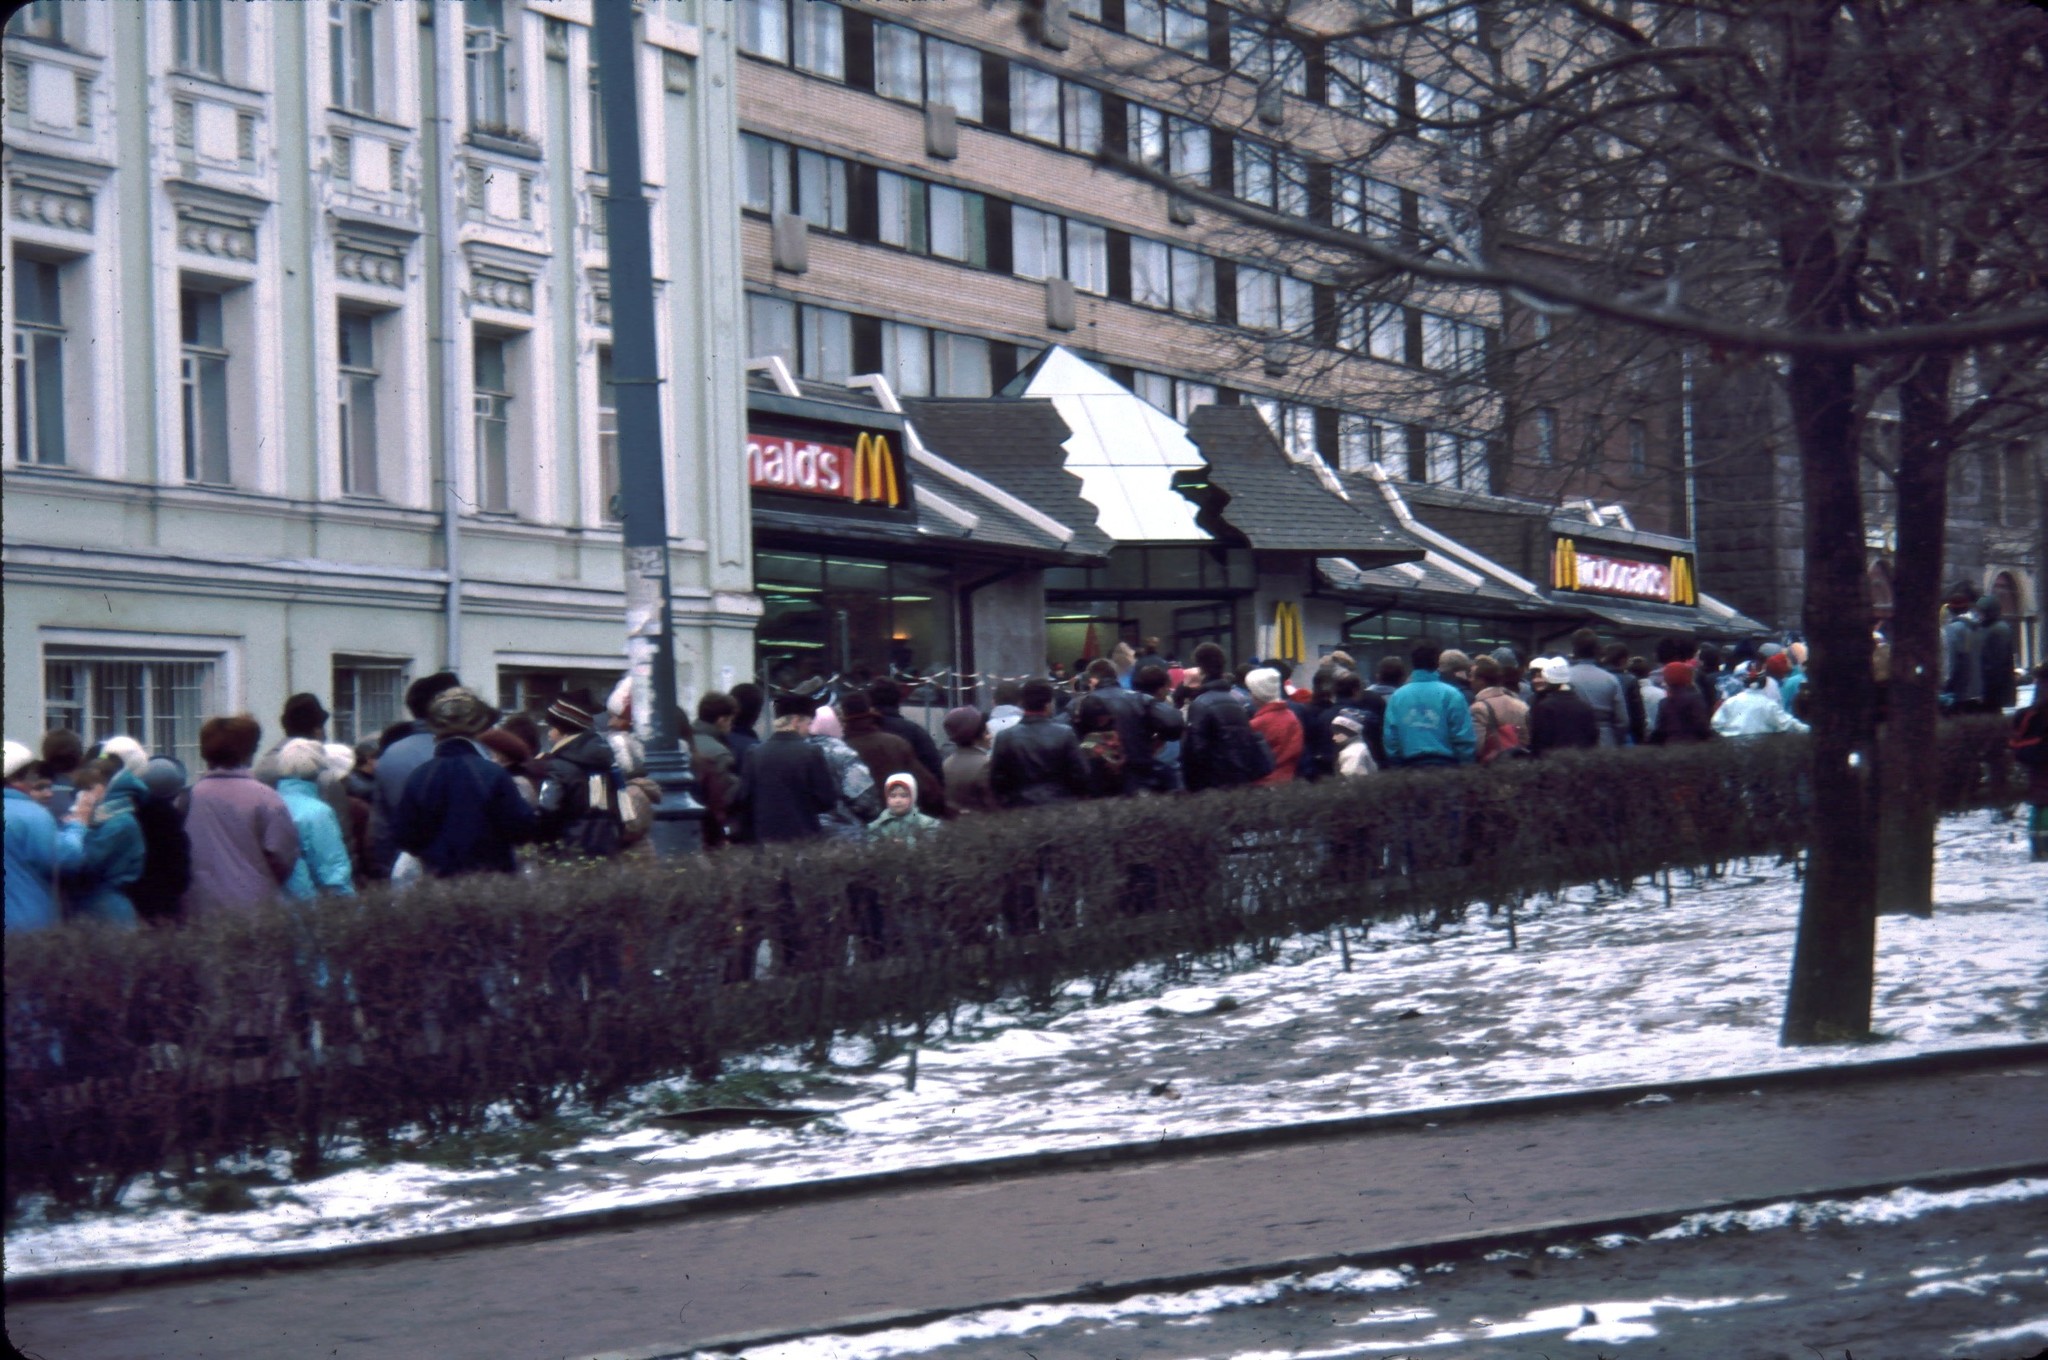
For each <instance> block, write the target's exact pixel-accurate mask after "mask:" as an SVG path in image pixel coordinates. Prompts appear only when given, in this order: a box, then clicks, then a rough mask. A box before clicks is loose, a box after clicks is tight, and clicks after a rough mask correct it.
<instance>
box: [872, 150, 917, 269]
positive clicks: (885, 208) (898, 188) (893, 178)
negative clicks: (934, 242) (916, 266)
mask: <svg viewBox="0 0 2048 1360" xmlns="http://www.w3.org/2000/svg"><path fill="white" fill-rule="evenodd" d="M925 188H926V186H925V182H924V181H923V180H921V179H912V178H910V176H908V175H899V174H896V173H895V172H894V171H891V170H883V171H880V172H878V173H877V174H876V176H875V209H876V212H875V220H876V233H877V235H879V236H880V237H881V239H882V241H883V243H884V244H886V245H892V246H901V247H903V248H904V249H905V250H908V251H911V252H913V253H915V254H918V255H923V254H925V253H926V252H927V251H928V250H929V249H930V247H931V237H930V236H929V235H928V233H927V230H926V221H925Z"/></svg>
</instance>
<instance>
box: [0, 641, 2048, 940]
mask: <svg viewBox="0 0 2048 1360" xmlns="http://www.w3.org/2000/svg"><path fill="white" fill-rule="evenodd" d="M1983 603H1984V602H1979V605H1978V606H1973V607H1972V608H1971V609H1970V610H1968V611H1966V612H1965V613H1963V614H1959V615H1958V616H1957V619H1956V621H1955V622H1954V623H1952V624H1951V626H1950V629H1949V631H1948V633H1947V634H1945V638H1946V640H1947V641H1948V642H1949V643H1950V645H1951V649H1952V650H1951V662H1950V667H1951V671H1953V670H1954V669H1955V667H1956V662H1955V661H1954V656H1955V654H1956V652H1955V649H1956V648H1961V649H1963V651H1964V652H1965V653H1966V655H1967V657H1968V664H1969V665H1970V666H1971V667H1974V671H1973V672H1972V674H1973V675H1974V681H1973V682H1972V685H1971V686H1969V687H1968V692H1967V693H1965V694H1964V695H1963V696H1962V697H1961V698H1960V699H1959V700H1956V699H1953V698H1952V699H1951V703H1952V706H1954V707H1957V708H1959V709H1963V710H1968V709H1972V708H1977V709H1981V708H1986V707H1991V706H1993V705H1995V704H1997V702H1998V701H1999V699H2000V698H2001V696H2003V697H2004V700H2005V702H2006V703H2007V704H2010V702H2011V698H2010V684H2011V676H2010V652H2009V650H2008V651H2007V652H2006V653H2005V656H2006V660H2005V661H2004V662H2003V663H2000V662H1999V660H1998V655H1997V647H1998V642H1999V639H1998V635H1997V634H1996V632H1995V630H1993V629H1989V628H1987V626H1986V625H1985V623H1984V614H1985V611H1984V610H1983V609H1982V607H1981V606H1982V604H1983ZM1991 620H1992V623H1993V624H1995V623H1996V615H1995V606H1994V607H1993V611H1992V613H1991ZM1569 651H1570V655H1569V656H1543V657H1536V658H1534V659H1533V660H1531V661H1530V662H1529V663H1528V664H1527V665H1524V664H1523V663H1522V662H1521V660H1520V659H1519V658H1518V657H1517V656H1516V654H1515V653H1514V652H1513V651H1512V650H1509V649H1506V648H1502V649H1500V650H1498V651H1495V652H1492V653H1489V654H1484V655H1480V656H1477V657H1471V656H1467V655H1465V654H1464V653H1463V652H1460V651H1457V650H1453V649H1445V648H1442V647H1439V646H1437V645H1436V644H1434V643H1432V642H1427V641H1424V642H1419V643H1417V644H1415V645H1414V647H1413V648H1412V649H1411V650H1410V652H1409V656H1408V658H1407V660H1406V661H1405V662H1404V661H1402V660H1401V659H1399V658H1396V657H1388V658H1385V659H1382V660H1381V661H1380V662H1379V663H1378V665H1377V666H1376V667H1374V668H1373V670H1372V673H1371V675H1370V677H1368V676H1367V675H1366V674H1364V673H1363V672H1362V671H1361V670H1360V669H1359V668H1357V667H1356V666H1355V665H1354V664H1353V662H1352V660H1351V658H1350V657H1349V656H1348V655H1347V654H1346V653H1344V652H1341V651H1339V652H1333V653H1331V654H1330V655H1329V656H1327V657H1325V658H1324V659H1323V660H1322V661H1321V662H1320V663H1319V664H1318V665H1316V666H1315V667H1314V668H1313V669H1312V670H1310V669H1309V668H1305V667H1296V666H1293V665H1291V664H1289V663H1285V662H1282V663H1278V664H1263V663H1261V662H1258V661H1256V660H1254V661H1249V662H1246V663H1244V664H1242V665H1238V666H1232V665H1231V663H1230V659H1229V658H1228V657H1227V656H1226V655H1225V654H1224V653H1223V650H1222V649H1221V648H1220V647H1218V646H1217V645H1216V644H1214V643H1204V644H1202V645H1201V646H1198V647H1197V648H1195V649H1194V652H1193V653H1192V655H1191V657H1190V658H1189V664H1187V665H1186V666H1182V665H1179V664H1176V663H1173V662H1170V661H1168V660H1166V659H1165V658H1163V657H1160V656H1159V655H1157V654H1156V652H1153V651H1151V650H1150V649H1147V651H1146V652H1145V653H1142V654H1141V653H1139V652H1136V651H1134V650H1133V649H1132V648H1131V647H1130V646H1129V644H1127V643H1119V644H1118V646H1117V648H1116V650H1115V651H1114V652H1113V653H1112V654H1111V655H1110V656H1108V657H1101V658H1097V659H1094V660H1092V661H1086V662H1082V663H1077V664H1076V666H1075V668H1074V678H1073V679H1072V680H1071V681H1055V680H1053V679H1050V678H1043V677H1041V678H1033V679H1026V680H1022V681H1012V682H1005V683H1002V684H999V685H997V686H996V687H995V689H994V692H993V703H992V704H991V706H990V707H989V708H988V709H986V710H983V709H981V708H979V707H973V706H964V707H958V708H954V709H952V710H950V711H949V712H947V713H946V714H945V716H944V720H943V723H942V724H941V726H942V728H943V730H944V733H945V736H946V738H947V742H948V750H947V751H946V752H945V753H944V754H943V755H942V754H941V752H940V750H939V747H938V743H937V742H936V741H935V740H934V738H933V736H932V734H931V733H930V732H929V731H927V730H926V728H925V726H924V725H923V724H921V723H919V722H917V721H914V720H912V719H911V718H908V717H906V716H905V715H904V714H903V712H902V704H903V699H904V692H903V689H902V687H901V686H900V685H899V684H898V683H897V682H896V681H895V680H894V679H889V678H884V679H879V680H874V681H872V683H868V684H865V685H848V686H842V687H840V688H838V689H837V690H836V692H833V693H831V694H830V695H828V696H823V697H821V696H820V695H817V694H799V693H784V694H781V695H778V696H777V697H776V698H775V699H774V700H773V703H772V706H770V705H769V704H768V703H767V701H766V695H765V694H764V693H763V691H762V689H761V688H760V687H759V686H756V685H753V684H742V685H738V686H735V687H734V688H733V691H732V692H731V693H730V694H726V693H718V692H713V693H707V694H705V695H703V696H702V697H701V698H700V699H699V700H698V702H697V707H696V717H695V721H694V722H690V721H686V720H685V717H686V715H683V714H680V713H679V714H678V715H677V719H678V732H679V734H680V735H681V736H682V738H683V739H684V740H686V741H687V742H688V743H689V750H690V753H691V756H692V764H693V767H694V773H695V778H696V791H697V796H698V798H699V799H700V800H701V801H702V803H703V805H704V809H705V815H704V817H703V820H702V831H703V840H704V845H705V848H706V849H716V848H718V847H720V846H723V845H726V844H728V843H734V842H740V843H750V842H751V843H777V842H790V841H806V840H817V839H828V838H836V839H869V838H872V839H891V840H894V839H913V840H914V839H918V838H922V837H926V836H930V835H932V834H934V833H935V832H936V831H937V830H938V829H939V828H940V827H941V826H943V825H944V824H945V823H946V822H948V821H950V820H953V819H956V818H962V817H979V816H987V815H992V814H997V813H1000V812H1002V811H1004V810H1007V809H1015V808H1030V807H1041V806H1046V805H1049V804H1054V803H1062V802H1074V801H1080V800H1085V799H1096V798H1120V797H1148V796H1159V795H1168V794H1173V793H1176V792H1180V791H1201V790H1206V789H1226V788H1236V787H1254V788H1259V787H1272V786H1274V785H1278V784H1286V783H1293V782H1297V781H1314V780H1320V779H1349V778H1361V777H1372V776H1376V775H1378V774H1380V773H1381V772H1383V771H1391V770H1417V769H1430V768H1442V767H1451V766H1457V765H1467V764H1480V765H1486V764H1491V763H1493V762H1496V761H1501V760H1522V759H1540V758H1543V757H1546V756H1549V755H1552V754H1553V753H1556V752H1561V751H1570V750H1579V749H1589V748H1599V747H1609V748H1614V747H1622V746H1631V745H1685V744H1690V743H1698V742H1706V741H1714V740H1720V739H1725V738H1735V739H1743V738H1753V737H1759V736H1766V735H1769V734H1773V733H1780V732H1798V731H1804V730H1806V723H1805V722H1804V721H1803V719H1802V718H1801V716H1800V715H1801V714H1802V713H1803V712H1804V711H1805V709H1806V707H1807V705H1808V704H1810V703H1811V702H1813V692H1812V690H1811V689H1810V687H1809V686H1808V685H1807V683H1806V673H1805V661H1806V655H1805V648H1804V647H1803V646H1801V645H1800V644H1798V643H1793V644H1791V645H1789V646H1778V645H1776V644H1769V643H1767V644H1763V645H1762V646H1758V647H1754V648H1751V647H1749V646H1747V645H1745V646H1744V647H1742V648H1740V649H1738V650H1737V651H1735V652H1734V653H1733V654H1731V655H1730V656H1728V657H1727V658H1723V657H1722V656H1721V655H1720V653H1719V652H1718V650H1717V649H1716V648H1715V647H1713V646H1712V645H1707V644H1703V645H1698V646H1695V645H1694V644H1693V643H1692V642H1691V641H1689V640H1686V639H1682V638H1669V639H1665V640H1662V641H1660V642H1659V643H1658V645H1657V647H1656V649H1655V653H1656V654H1655V656H1654V658H1644V657H1641V656H1634V655H1631V654H1630V652H1629V649H1628V648H1627V647H1626V646H1625V645H1623V644H1620V643H1608V644H1605V645H1603V644H1602V642H1601V639H1600V638H1599V636H1598V635H1597V634H1595V633H1594V632H1592V631H1591V630H1588V629H1582V630H1580V631H1579V632H1578V633H1576V634H1574V635H1573V636H1572V638H1571V640H1570V647H1569ZM2001 664H2002V665H2003V678H2001V675H2000V672H1999V667H2000V665H2001ZM1303 673H1305V678H1306V679H1307V682H1308V683H1307V684H1306V685H1305V686H1302V685H1290V683H1289V679H1290V677H1291V676H1293V675H1296V674H1303ZM1966 678H1968V677H1966ZM2001 686H2003V687H2004V688H2003V689H2001ZM2044 695H2048V686H2043V685H2038V684H2037V687H2036V701H2035V705H2034V707H2033V708H2031V709H2030V710H2028V711H2027V712H2026V713H2023V714H2021V715H2020V717H2019V719H2018V720H2017V725H2016V732H2015V736H2014V750H2015V753H2016V755H2017V756H2018V758H2019V759H2020V760H2021V761H2022V762H2023V763H2026V764H2028V765H2029V766H2030V768H2032V769H2033V772H2034V773H2033V781H2034V785H2033V789H2032V791H2031V794H2030V801H2031V802H2032V803H2033V804H2034V807H2035V814H2034V823H2033V829H2034V836H2033V844H2034V852H2035V855H2036V857H2037V858H2038V857H2048V770H2044V768H2043V765H2044V764H2048V708H2044V705H2043V703H2042V698H2043V697H2044ZM828 698H829V702H827V701H826V700H827V699H828ZM405 703H406V706H407V709H408V711H409V713H410V715H411V716H410V718H409V719H408V720H407V721H405V722H402V723H399V724H396V725H394V726H393V727H391V728H389V729H387V730H386V731H385V732H383V733H382V734H381V735H380V736H379V737H378V738H377V739H376V740H374V741H368V742H364V743H362V744H360V745H358V746H355V747H350V746H346V745H341V744H336V743H331V742H328V741H327V740H326V727H327V722H328V718H329V714H328V713H327V711H326V709H325V707H324V706H323V705H322V704H321V703H320V701H319V699H318V698H317V697H316V696H314V695H311V694H298V695H294V696H292V698H291V699H290V700H288V701H287V703H286V704H285V707H284V710H283V712H282V714H281V715H280V726H281V728H282V736H281V738H280V739H279V740H278V741H277V742H276V743H275V744H274V745H272V746H270V747H269V748H268V749H264V748H263V746H262V732H261V728H260V727H259V725H258V723H257V722H256V720H255V719H253V718H251V717H249V716H248V715H246V714H240V715H229V716H220V717H213V718H209V719H207V720H206V721H205V723H204V724H203V725H202V727H201V729H200V733H199V753H200V756H201V759H202V760H203V761H204V762H205V769H204V770H203V771H201V772H200V773H199V774H198V775H197V776H196V777H188V772H187V771H186V769H185V768H184V766H183V765H182V764H180V763H179V762H178V761H177V760H176V759H174V758H172V757H170V756H168V755H164V754H155V755H152V754H151V753H150V752H149V751H147V750H146V749H144V748H143V746H142V745H141V744H140V743H139V742H137V741H136V740H135V739H134V738H132V737H128V736H117V737H113V738H110V739H108V740H107V741H105V742H103V743H101V744H100V745H99V746H98V747H97V748H96V749H94V750H92V751H87V750H85V749H84V747H83V746H82V744H81V742H80V740H79V738H78V736H77V735H76V734H74V733H72V732H70V731H68V730H62V729H59V730H55V731H51V732H49V733H47V734H45V736H44V738H43V740H42V744H41V749H40V751H39V752H38V751H32V750H30V749H29V748H28V747H27V746H25V745H22V744H20V743H17V742H12V741H10V742H8V743H6V761H5V764H6V855H7V859H6V866H7V880H6V928H7V930H8V931H9V932H16V931H29V930H38V929H44V928H47V927H50V926H52V925H55V924H57V923H58V922H59V921H61V920H67V919H81V920H94V921H100V922H105V923H108V924H112V925H116V926H126V927H134V926H137V925H139V924H143V923H172V922H177V921H181V920H201V919H205V918H207V917H209V916H212V915H216V914H219V913H223V912H237V911H249V910H253V909H255V908H257V907H259V906H261V905H262V904H265V903H269V902H276V901H310V900H314V899H317V898H321V897H329V896H348V895H351V894H353V893H355V892H357V891H359V890H360V889H362V888H363V887H365V886H366V885H367V884H370V883H373V882H383V881H388V882H390V883H392V884H394V885H396V886H398V887H401V888H402V887H404V886H405V885H407V884H409V883H411V882H413V881H415V880H417V879H418V878H420V877H422V876H432V877H449V876H454V875H459V874H467V873H477V872H497V873H518V872H534V871H537V868H538V866H539V865H541V864H544V863H546V862H548V861H565V860H574V861H584V860H604V859H610V858H613V857H615V856H619V855H630V854H635V853H644V838H645V836H646V833H647V832H648V830H649V829H650V828H651V826H652V824H653V821H654V817H655V804H656V803H658V802H659V800H660V798H661V791H660V789H659V787H658V786H657V785H656V784H655V783H654V782H653V781H651V780H650V779H648V778H647V775H646V766H645V755H644V751H643V750H642V749H641V746H640V743H639V741H638V740H637V739H636V738H635V737H634V735H633V723H632V711H631V686H630V684H628V683H627V682H625V681H621V682H620V684H619V685H618V687H617V688H616V689H615V690H614V691H613V692H612V694H611V695H610V696H609V697H608V699H607V700H606V701H604V702H599V701H598V700H597V699H596V698H595V697H594V696H593V695H592V694H591V693H590V692H589V691H588V690H582V689H578V690H571V691H568V692H566V693H563V694H560V695H558V696H556V697H555V698H554V700H553V701H552V702H551V703H550V704H549V706H548V708H547V709H546V711H545V713H544V714H542V715H541V716H539V717H538V718H536V717H534V716H531V715H528V714H525V713H516V714H512V715H509V716H507V715H503V714H500V713H499V712H498V711H497V710H496V709H495V708H493V707H492V706H491V705H490V704H488V703H487V702H485V701H484V700H483V699H482V698H481V697H479V696H478V695H477V694H476V693H475V692H474V691H473V690H471V689H469V688H467V687H465V686H464V685H462V683H461V682H460V679H459V678H458V677H457V676H455V675H453V674H451V673H446V672H443V673H440V674H436V675H431V676H428V677H425V678H424V679H421V680H417V681H415V682H413V684H412V685H411V686H410V687H409V688H408V690H407V691H406V695H405ZM764 713H765V716H766V717H767V718H768V720H769V730H768V732H767V734H766V735H765V736H764V735H762V734H761V733H760V732H759V731H758V730H757V729H758V725H759V723H760V720H761V719H762V718H763V716H764ZM2029 724H2032V726H2029ZM2029 733H2031V734H2032V735H2031V736H2028V734H2029Z"/></svg>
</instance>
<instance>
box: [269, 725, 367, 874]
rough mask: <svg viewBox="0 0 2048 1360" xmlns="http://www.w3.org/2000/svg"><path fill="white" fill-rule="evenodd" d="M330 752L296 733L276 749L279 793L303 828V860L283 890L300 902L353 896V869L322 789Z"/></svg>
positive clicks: (296, 866) (337, 822)
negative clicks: (322, 776)
mask: <svg viewBox="0 0 2048 1360" xmlns="http://www.w3.org/2000/svg"><path fill="white" fill-rule="evenodd" d="M327 768H328V764H327V752H326V750H325V748H323V747H322V746H321V745H320V743H319V742H317V741H314V740H312V739H311V738H308V737H294V738H292V739H291V740H290V741H288V742H286V743H285V744H284V745H283V746H281V747H279V748H278V751H277V773H278V780H277V793H278V796H279V797H280V798H282V799H284V806H285V811H287V812H289V813H290V814H291V818H292V826H293V827H295V828H296V829H297V830H298V833H299V862H298V863H297V864H296V865H294V866H293V867H292V873H291V877H290V878H288V879H286V880H285V883H284V895H285V896H286V897H289V898H291V899H292V900H294V901H298V902H309V901H311V900H313V899H314V898H316V897H353V896H355V891H356V889H355V869H354V866H353V865H352V864H350V863H349V858H348V842H347V841H346V840H345V839H344V838H343V836H342V834H341V823H340V821H339V820H338V819H337V818H336V817H335V815H334V809H333V808H332V807H331V806H329V804H328V802H327V798H326V796H325V795H324V794H323V793H321V791H320V783H319V780H320V774H321V772H322V771H323V770H325V769H327Z"/></svg>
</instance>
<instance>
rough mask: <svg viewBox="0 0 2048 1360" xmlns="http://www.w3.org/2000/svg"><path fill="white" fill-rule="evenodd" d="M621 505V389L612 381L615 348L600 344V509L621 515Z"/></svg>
mask: <svg viewBox="0 0 2048 1360" xmlns="http://www.w3.org/2000/svg"><path fill="white" fill-rule="evenodd" d="M621 508H622V507H621V506H620V504H619V389H618V385H617V384H616V383H614V382H613V381H612V347H611V346H610V345H599V346H598V347H597V512H598V514H599V515H600V516H602V517H603V518H604V519H606V520H617V519H619V518H621V513H620V512H621Z"/></svg>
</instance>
